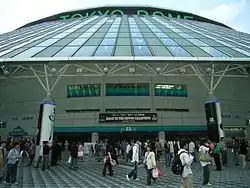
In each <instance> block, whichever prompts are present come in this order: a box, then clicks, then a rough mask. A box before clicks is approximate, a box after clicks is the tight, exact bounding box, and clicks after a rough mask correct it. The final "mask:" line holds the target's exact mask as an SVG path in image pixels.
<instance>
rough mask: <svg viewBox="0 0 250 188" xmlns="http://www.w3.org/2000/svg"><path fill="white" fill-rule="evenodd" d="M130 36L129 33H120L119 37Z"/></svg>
mask: <svg viewBox="0 0 250 188" xmlns="http://www.w3.org/2000/svg"><path fill="white" fill-rule="evenodd" d="M124 37H130V35H129V33H119V38H124Z"/></svg>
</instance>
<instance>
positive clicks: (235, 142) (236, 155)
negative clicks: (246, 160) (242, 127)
mask: <svg viewBox="0 0 250 188" xmlns="http://www.w3.org/2000/svg"><path fill="white" fill-rule="evenodd" d="M232 139H233V142H232V152H233V154H234V162H235V166H239V165H240V164H239V148H240V141H239V140H238V139H236V137H235V136H234V137H232Z"/></svg>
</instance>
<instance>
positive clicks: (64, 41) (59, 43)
mask: <svg viewBox="0 0 250 188" xmlns="http://www.w3.org/2000/svg"><path fill="white" fill-rule="evenodd" d="M72 40H73V39H71V38H67V39H61V40H59V41H57V42H56V43H54V44H53V46H66V45H67V44H69V43H70V42H71V41H72Z"/></svg>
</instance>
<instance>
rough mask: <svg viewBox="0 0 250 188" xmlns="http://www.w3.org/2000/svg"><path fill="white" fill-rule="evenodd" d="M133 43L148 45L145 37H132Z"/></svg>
mask: <svg viewBox="0 0 250 188" xmlns="http://www.w3.org/2000/svg"><path fill="white" fill-rule="evenodd" d="M132 43H133V45H146V42H145V40H144V39H143V38H132Z"/></svg>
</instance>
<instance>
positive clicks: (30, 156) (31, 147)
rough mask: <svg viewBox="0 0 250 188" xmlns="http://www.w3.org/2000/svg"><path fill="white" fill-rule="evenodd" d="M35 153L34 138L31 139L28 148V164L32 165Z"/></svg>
mask: <svg viewBox="0 0 250 188" xmlns="http://www.w3.org/2000/svg"><path fill="white" fill-rule="evenodd" d="M35 154H36V144H35V140H32V142H31V146H30V148H29V158H30V162H29V166H31V165H32V163H33V160H34V158H35Z"/></svg>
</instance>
